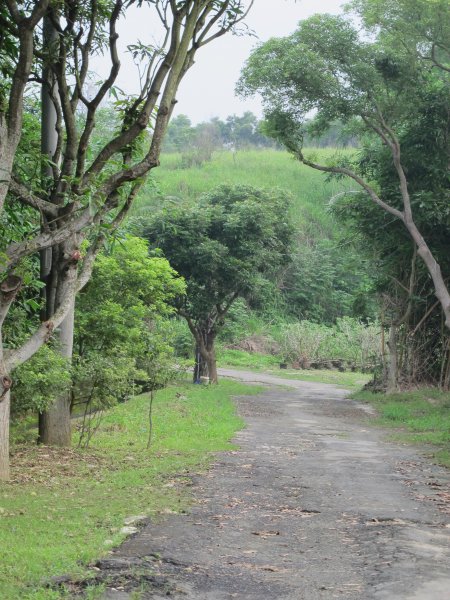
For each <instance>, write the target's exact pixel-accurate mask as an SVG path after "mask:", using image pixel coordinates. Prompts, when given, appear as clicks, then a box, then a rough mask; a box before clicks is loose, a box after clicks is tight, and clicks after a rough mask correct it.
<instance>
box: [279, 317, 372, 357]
mask: <svg viewBox="0 0 450 600" xmlns="http://www.w3.org/2000/svg"><path fill="white" fill-rule="evenodd" d="M379 334H380V331H379V327H378V326H376V325H364V324H362V323H361V322H359V321H358V320H356V319H352V318H350V317H344V318H342V319H338V320H337V322H336V325H333V326H327V325H319V324H317V323H311V322H310V321H299V322H298V323H294V324H290V325H286V326H284V327H283V328H282V329H281V332H280V338H279V343H280V347H281V354H282V356H283V357H284V359H285V360H286V361H287V362H293V363H295V362H298V363H300V364H302V365H304V366H307V365H308V364H309V363H312V362H326V361H332V360H335V361H339V360H340V361H345V362H349V363H351V364H352V365H354V366H357V367H360V368H361V367H367V366H368V365H373V364H376V363H378V362H379V361H380V359H381V348H380V342H379Z"/></svg>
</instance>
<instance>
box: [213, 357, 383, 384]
mask: <svg viewBox="0 0 450 600" xmlns="http://www.w3.org/2000/svg"><path fill="white" fill-rule="evenodd" d="M217 356H218V361H219V365H220V366H221V367H224V368H226V367H233V368H238V369H249V370H250V371H264V372H266V373H268V374H270V375H274V376H276V377H280V378H281V379H298V380H300V381H316V382H318V383H331V384H333V385H338V386H340V387H343V388H346V389H348V390H359V389H361V388H362V387H363V386H364V385H365V384H366V383H367V382H368V381H369V380H370V379H371V377H372V376H371V375H369V374H366V373H353V372H351V371H345V372H343V373H342V372H340V371H334V370H330V369H280V368H279V365H280V362H282V360H281V358H280V357H279V356H272V355H269V354H259V353H257V352H246V351H244V350H234V349H229V348H223V347H219V348H218V353H217Z"/></svg>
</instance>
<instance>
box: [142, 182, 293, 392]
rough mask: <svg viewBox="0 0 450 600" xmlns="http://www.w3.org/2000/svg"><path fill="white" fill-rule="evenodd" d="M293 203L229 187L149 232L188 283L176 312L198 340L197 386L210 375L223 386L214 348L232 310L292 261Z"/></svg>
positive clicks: (275, 193)
mask: <svg viewBox="0 0 450 600" xmlns="http://www.w3.org/2000/svg"><path fill="white" fill-rule="evenodd" d="M289 204H290V197H289V195H288V194H286V193H285V192H282V191H280V190H262V189H257V188H253V187H250V186H243V185H242V186H235V187H231V186H226V185H223V186H220V187H218V188H216V189H214V190H212V191H211V192H210V193H208V194H205V195H204V196H202V197H201V199H200V200H199V203H198V205H195V206H190V207H184V206H181V207H174V208H171V209H168V210H167V211H166V212H165V213H164V214H163V215H161V216H160V215H158V216H157V217H156V218H155V219H154V220H153V221H152V222H151V223H149V224H148V225H147V226H146V228H145V235H146V236H147V237H148V238H149V240H150V241H151V243H152V244H153V245H155V246H157V247H159V248H161V249H162V250H163V252H164V254H165V256H166V258H168V259H169V262H170V263H171V265H172V266H173V267H174V268H175V269H176V271H177V272H178V273H179V274H180V275H183V277H184V278H185V279H186V283H187V292H186V297H185V299H184V300H183V302H182V304H179V305H178V307H177V308H178V312H179V314H180V315H181V316H182V317H184V318H185V319H186V322H187V324H188V326H189V329H190V331H191V333H192V335H193V337H194V339H195V342H196V347H197V348H196V363H197V364H196V369H195V373H194V380H197V379H198V378H199V376H200V375H203V374H205V375H206V374H208V375H209V378H210V381H211V382H212V383H217V367H216V355H215V347H214V343H215V339H216V336H217V333H218V331H219V329H220V328H221V327H222V325H223V323H224V320H225V317H226V315H227V313H228V311H229V309H230V307H231V306H232V304H233V302H234V301H235V300H236V299H237V298H239V297H241V298H247V299H250V298H252V297H255V296H257V295H258V294H261V293H263V290H264V289H265V286H266V284H267V281H275V280H276V279H277V276H278V274H279V270H280V268H281V267H282V266H283V265H284V264H286V263H287V262H288V261H289V248H290V242H291V233H292V230H291V226H290V224H289V215H288V211H289ZM203 366H206V367H207V370H206V372H205V371H204V370H203Z"/></svg>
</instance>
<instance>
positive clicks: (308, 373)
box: [270, 369, 372, 390]
mask: <svg viewBox="0 0 450 600" xmlns="http://www.w3.org/2000/svg"><path fill="white" fill-rule="evenodd" d="M270 374H271V375H277V377H281V378H283V379H299V380H300V381H315V382H317V383H331V384H333V385H337V386H339V387H342V388H345V389H347V390H360V389H361V388H362V387H363V386H364V385H365V384H366V383H367V382H368V381H370V379H371V378H372V376H371V375H368V374H367V373H358V372H356V373H353V372H352V371H345V372H343V373H341V372H340V371H333V370H329V369H299V370H297V369H296V370H292V371H291V370H284V369H279V370H278V371H270Z"/></svg>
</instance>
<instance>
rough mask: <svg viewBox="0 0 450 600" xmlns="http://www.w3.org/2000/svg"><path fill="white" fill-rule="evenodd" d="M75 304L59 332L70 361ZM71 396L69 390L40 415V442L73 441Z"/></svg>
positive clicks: (63, 351)
mask: <svg viewBox="0 0 450 600" xmlns="http://www.w3.org/2000/svg"><path fill="white" fill-rule="evenodd" d="M74 312H75V311H74V304H72V307H71V308H70V310H69V312H68V314H67V316H66V318H65V319H64V321H63V322H62V323H61V325H60V327H59V329H58V330H57V333H58V334H59V335H58V337H59V342H60V354H61V356H63V357H64V358H67V360H68V361H70V360H71V359H72V352H73V328H74ZM70 408H71V396H70V391H69V390H68V391H67V392H66V393H64V394H63V395H62V396H60V397H59V398H58V399H57V400H56V402H54V403H53V404H52V406H50V407H49V408H48V409H47V410H46V411H44V412H42V413H40V415H39V437H38V440H39V443H40V444H45V445H46V446H59V447H61V448H65V447H68V446H70V445H71V443H72V428H71V412H70Z"/></svg>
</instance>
